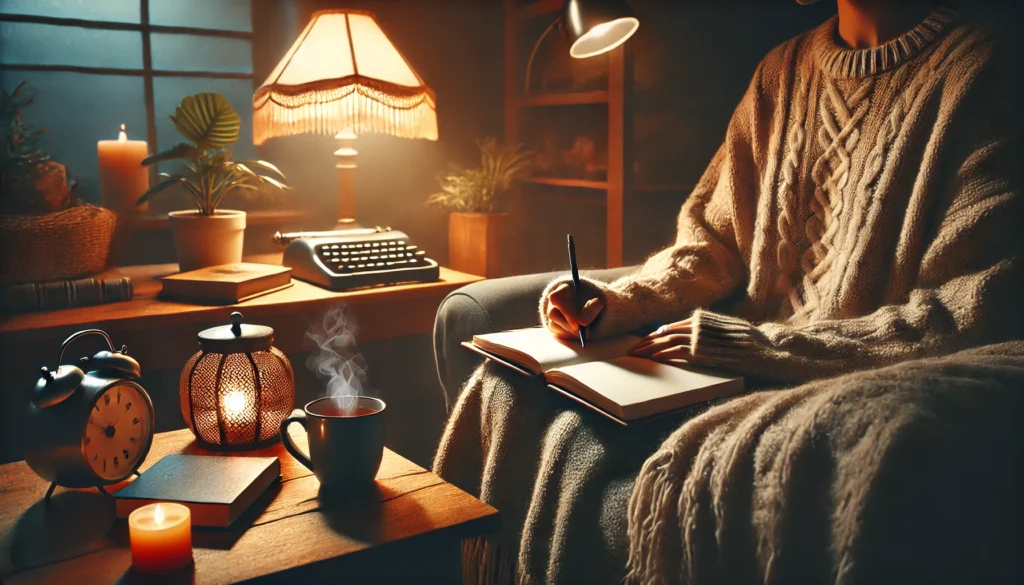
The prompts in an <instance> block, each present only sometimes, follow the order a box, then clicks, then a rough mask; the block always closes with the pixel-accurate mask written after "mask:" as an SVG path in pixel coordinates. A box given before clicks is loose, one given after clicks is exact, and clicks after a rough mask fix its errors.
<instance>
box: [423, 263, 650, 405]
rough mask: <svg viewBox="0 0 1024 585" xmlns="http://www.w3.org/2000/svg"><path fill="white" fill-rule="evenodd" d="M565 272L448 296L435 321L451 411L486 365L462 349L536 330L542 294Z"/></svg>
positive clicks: (611, 274) (613, 274) (608, 277)
mask: <svg viewBox="0 0 1024 585" xmlns="http://www.w3.org/2000/svg"><path fill="white" fill-rule="evenodd" d="M634 270H636V267H635V266H632V267H626V268H612V269H608V270H594V271H587V273H586V275H587V276H588V277H590V278H593V279H596V280H601V281H605V282H611V281H612V280H615V279H616V278H619V277H620V276H624V275H626V274H629V273H630V272H632V271H634ZM559 276H565V272H548V273H544V274H530V275H526V276H512V277H509V278H496V279H491V280H482V281H480V282H474V283H473V284H470V285H467V286H464V287H462V288H460V289H458V290H456V291H453V292H452V293H451V294H449V295H448V296H447V297H445V299H444V300H443V301H441V305H440V307H438V309H437V318H436V319H435V320H434V358H435V360H436V361H437V375H438V377H439V378H440V380H441V387H442V388H443V389H444V393H445V403H446V404H447V405H448V406H449V408H450V406H451V404H452V403H453V402H454V400H455V398H456V397H457V396H458V393H459V390H460V389H461V388H462V384H463V382H465V381H466V379H468V378H469V375H470V374H472V373H473V370H475V369H476V367H477V366H478V365H479V364H480V362H482V361H483V358H481V357H480V356H479V355H477V354H475V353H473V352H471V351H468V350H466V349H465V348H463V347H461V346H460V344H461V343H462V342H463V341H470V340H471V339H473V336H474V335H480V334H483V333H493V332H496V331H504V330H507V329H519V328H522V327H532V326H534V325H537V310H538V306H539V304H540V294H541V292H543V291H544V287H546V286H547V285H548V283H549V282H551V281H552V280H554V279H555V278H558V277H559Z"/></svg>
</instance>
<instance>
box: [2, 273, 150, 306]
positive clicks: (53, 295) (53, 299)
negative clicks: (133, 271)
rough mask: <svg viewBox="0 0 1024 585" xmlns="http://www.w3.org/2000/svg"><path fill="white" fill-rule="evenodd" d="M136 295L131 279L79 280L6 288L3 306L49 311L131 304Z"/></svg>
mask: <svg viewBox="0 0 1024 585" xmlns="http://www.w3.org/2000/svg"><path fill="white" fill-rule="evenodd" d="M134 296H135V289H134V288H133V287H132V281H131V279H130V278H105V279H97V278H80V279H77V280H60V281H55V282H37V283H26V284H8V285H4V286H2V287H0V307H2V308H3V309H4V310H5V311H12V312H14V311H49V310H54V309H68V308H71V307H88V306H91V305H103V304H107V303H117V302H121V301H130V300H132V298H133V297H134Z"/></svg>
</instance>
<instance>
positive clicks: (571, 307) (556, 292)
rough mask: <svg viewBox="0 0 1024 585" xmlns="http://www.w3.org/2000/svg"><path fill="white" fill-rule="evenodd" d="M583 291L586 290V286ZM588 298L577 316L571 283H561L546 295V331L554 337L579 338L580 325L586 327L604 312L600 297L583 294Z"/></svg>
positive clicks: (574, 295)
mask: <svg viewBox="0 0 1024 585" xmlns="http://www.w3.org/2000/svg"><path fill="white" fill-rule="evenodd" d="M583 286H584V289H583V290H584V291H586V290H587V286H586V284H584V285H583ZM585 297H589V298H588V299H587V301H585V302H584V303H583V308H582V309H580V311H579V314H577V312H576V291H575V290H574V289H573V286H572V283H570V282H563V283H561V284H559V285H558V286H556V287H555V288H553V289H551V292H550V293H548V314H547V317H548V330H549V331H551V333H552V334H553V335H554V336H555V337H560V338H562V339H575V338H577V337H579V330H580V325H582V326H584V327H586V326H588V325H590V324H591V323H593V322H594V320H595V319H597V316H598V315H600V314H601V311H602V310H604V301H602V300H601V298H600V297H598V296H595V295H592V294H585Z"/></svg>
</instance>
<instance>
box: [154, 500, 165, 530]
mask: <svg viewBox="0 0 1024 585" xmlns="http://www.w3.org/2000/svg"><path fill="white" fill-rule="evenodd" d="M153 522H156V525H157V526H160V525H162V524H163V523H164V509H163V508H161V507H160V504H157V505H156V509H155V510H153Z"/></svg>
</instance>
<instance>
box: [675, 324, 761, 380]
mask: <svg viewBox="0 0 1024 585" xmlns="http://www.w3.org/2000/svg"><path fill="white" fill-rule="evenodd" d="M690 319H691V324H692V326H693V336H692V337H691V339H690V355H691V356H692V362H693V363H694V364H696V365H704V366H708V367H712V368H721V369H724V370H729V371H734V372H749V371H756V370H758V369H759V367H758V362H760V361H763V359H764V358H766V357H768V354H769V353H771V349H770V348H769V347H767V346H766V345H765V344H764V343H763V341H764V337H763V336H762V335H758V333H759V332H758V330H757V328H756V327H754V326H753V325H752V324H751V323H750V322H749V321H746V320H744V319H740V318H739V317H732V316H730V315H722V314H720V313H712V312H711V311H705V310H703V309H697V310H696V311H694V312H693V316H692V317H691V318H690Z"/></svg>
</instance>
